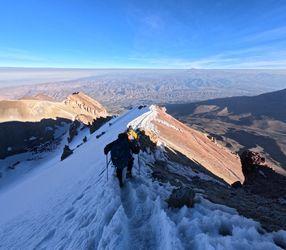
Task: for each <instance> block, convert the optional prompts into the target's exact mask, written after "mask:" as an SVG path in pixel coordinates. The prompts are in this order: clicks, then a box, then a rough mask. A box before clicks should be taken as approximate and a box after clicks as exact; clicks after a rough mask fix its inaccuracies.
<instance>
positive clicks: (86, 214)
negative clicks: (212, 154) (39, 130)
mask: <svg viewBox="0 0 286 250" xmlns="http://www.w3.org/2000/svg"><path fill="white" fill-rule="evenodd" d="M156 110H157V109H156V108H154V107H152V106H151V107H150V108H142V109H133V110H131V111H129V112H127V113H126V114H124V115H122V116H120V117H118V118H114V119H112V120H111V121H110V124H111V125H109V124H106V125H104V126H102V127H101V128H100V129H99V130H98V131H96V132H95V133H94V134H93V135H90V136H89V137H88V138H87V142H86V143H85V144H83V145H82V146H80V147H78V148H77V149H76V150H75V151H74V154H73V155H71V156H70V157H69V158H67V159H66V160H64V161H62V162H60V161H59V159H55V160H54V161H53V162H51V163H50V165H49V166H46V168H45V169H44V170H43V171H41V172H38V173H36V174H35V175H33V176H31V177H30V178H27V179H26V180H25V181H24V182H22V183H19V184H18V185H17V186H14V187H12V188H10V189H9V190H6V191H5V192H2V193H0V204H1V206H0V248H1V249H265V250H266V249H279V248H278V246H277V245H276V244H275V243H274V241H277V240H281V239H282V240H283V238H284V239H285V237H286V236H285V232H278V233H273V234H271V233H264V234H262V233H260V227H259V224H258V223H256V222H254V221H252V220H249V219H246V218H244V217H242V216H239V215H238V214H237V212H236V211H235V210H234V209H231V208H228V207H225V206H221V205H216V204H213V203H210V202H209V201H207V200H206V199H204V198H202V197H201V196H200V195H198V196H197V197H196V199H197V202H196V205H195V206H194V208H187V207H183V208H181V209H177V210H172V209H169V208H168V207H167V204H166V202H165V199H166V198H167V197H168V196H169V194H170V192H171V190H172V189H173V187H172V186H170V185H169V184H162V183H159V182H158V181H153V180H152V178H151V177H150V176H151V172H152V170H151V169H150V167H149V166H148V164H152V163H154V161H155V160H156V157H162V155H161V154H158V155H157V154H148V153H141V154H140V155H139V157H140V158H139V162H140V164H141V175H140V176H139V174H138V171H137V170H138V162H137V160H136V161H135V167H134V168H135V169H134V173H135V178H134V179H133V180H131V181H129V182H127V184H126V186H125V187H124V188H123V189H122V190H121V189H120V188H119V186H118V183H117V179H116V178H114V176H113V171H112V170H111V168H110V169H109V180H108V181H107V180H106V172H103V174H101V173H102V171H103V170H104V169H105V160H106V159H105V155H104V154H103V148H104V146H105V145H106V144H107V143H109V142H111V141H113V140H114V139H116V138H117V135H118V133H120V132H122V131H124V130H126V128H127V127H128V126H129V125H134V126H139V127H140V126H144V128H146V126H147V127H148V128H150V129H154V128H153V127H152V124H151V123H150V121H153V119H154V118H155V117H156ZM102 132H105V133H104V134H102ZM99 134H102V136H100V137H99V138H96V136H97V135H99ZM173 167H174V168H175V167H176V166H175V165H174V166H173ZM178 170H179V169H178Z"/></svg>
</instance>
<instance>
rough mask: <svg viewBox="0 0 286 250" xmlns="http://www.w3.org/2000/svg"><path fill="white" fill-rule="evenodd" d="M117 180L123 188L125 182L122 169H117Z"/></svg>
mask: <svg viewBox="0 0 286 250" xmlns="http://www.w3.org/2000/svg"><path fill="white" fill-rule="evenodd" d="M116 174H117V178H118V180H119V186H120V187H123V180H122V169H119V168H117V169H116Z"/></svg>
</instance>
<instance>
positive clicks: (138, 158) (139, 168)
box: [137, 154, 141, 175]
mask: <svg viewBox="0 0 286 250" xmlns="http://www.w3.org/2000/svg"><path fill="white" fill-rule="evenodd" d="M137 159H138V166H139V175H141V164H140V159H139V154H138V158H137Z"/></svg>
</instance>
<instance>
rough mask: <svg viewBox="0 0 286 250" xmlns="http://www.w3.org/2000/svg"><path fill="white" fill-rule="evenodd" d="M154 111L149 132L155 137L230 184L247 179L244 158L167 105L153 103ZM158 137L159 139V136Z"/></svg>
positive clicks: (154, 139)
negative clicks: (186, 122) (185, 121)
mask: <svg viewBox="0 0 286 250" xmlns="http://www.w3.org/2000/svg"><path fill="white" fill-rule="evenodd" d="M153 114H154V115H151V118H150V120H149V123H147V122H146V124H145V126H146V128H144V126H143V129H144V130H145V131H146V134H147V135H148V136H150V138H151V139H152V140H153V141H155V142H156V141H158V140H159V141H160V142H161V143H163V145H166V146H167V147H168V148H171V149H174V150H176V151H178V152H180V153H182V154H183V155H185V156H186V157H188V158H189V159H191V160H192V161H194V162H197V163H198V164H200V165H201V166H202V167H203V168H205V169H206V170H207V171H209V172H211V173H212V174H214V175H216V176H217V177H219V178H221V179H223V180H224V181H225V182H227V183H228V184H230V185H231V184H233V183H234V182H237V181H239V182H241V183H243V182H244V175H243V173H242V168H241V162H240V159H239V157H238V156H237V155H235V154H233V153H232V152H230V151H229V150H228V149H227V148H225V147H222V146H220V145H218V144H217V143H215V142H214V141H213V140H211V139H209V138H208V137H207V135H205V134H203V133H202V132H200V131H198V130H195V129H193V128H190V127H188V126H186V125H184V124H183V123H181V122H180V121H178V120H176V119H175V118H173V117H172V116H170V115H168V114H167V113H166V110H165V109H164V108H159V107H156V106H154V107H153ZM156 138H157V139H156Z"/></svg>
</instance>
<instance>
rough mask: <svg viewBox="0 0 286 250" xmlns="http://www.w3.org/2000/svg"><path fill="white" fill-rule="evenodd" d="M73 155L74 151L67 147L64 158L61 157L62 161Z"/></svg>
mask: <svg viewBox="0 0 286 250" xmlns="http://www.w3.org/2000/svg"><path fill="white" fill-rule="evenodd" d="M72 153H73V151H72V150H71V149H70V148H69V146H68V145H65V147H64V150H63V153H62V156H61V161H63V160H64V159H66V158H67V157H69V156H70V155H71V154H72Z"/></svg>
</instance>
